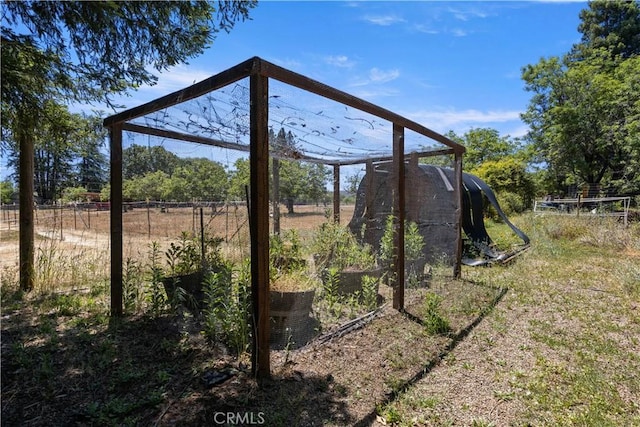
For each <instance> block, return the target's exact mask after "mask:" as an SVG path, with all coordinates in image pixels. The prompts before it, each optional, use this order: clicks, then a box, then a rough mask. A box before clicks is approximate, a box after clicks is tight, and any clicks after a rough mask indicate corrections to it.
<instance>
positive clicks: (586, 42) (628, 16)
mask: <svg viewBox="0 0 640 427" xmlns="http://www.w3.org/2000/svg"><path fill="white" fill-rule="evenodd" d="M580 21H581V22H580V25H579V26H578V31H579V32H580V33H581V34H582V39H581V41H580V43H579V44H578V45H576V46H574V47H573V55H574V57H575V59H576V60H581V59H584V58H585V57H588V56H590V55H591V52H592V51H595V50H599V49H603V50H604V51H606V52H608V53H609V54H610V55H611V58H616V57H618V58H621V59H627V58H631V57H632V56H636V55H638V54H639V53H640V12H639V7H638V2H637V1H620V0H618V1H610V0H599V1H591V2H590V3H589V8H587V9H584V10H582V11H581V12H580Z"/></svg>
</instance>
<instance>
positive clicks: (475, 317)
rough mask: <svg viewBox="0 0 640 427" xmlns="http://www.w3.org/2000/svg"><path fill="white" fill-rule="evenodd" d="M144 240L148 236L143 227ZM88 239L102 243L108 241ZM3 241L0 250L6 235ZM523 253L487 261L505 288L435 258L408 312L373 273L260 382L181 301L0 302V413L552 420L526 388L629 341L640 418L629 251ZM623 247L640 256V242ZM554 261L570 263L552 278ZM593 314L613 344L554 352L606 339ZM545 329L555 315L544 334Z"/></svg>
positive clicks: (274, 357)
mask: <svg viewBox="0 0 640 427" xmlns="http://www.w3.org/2000/svg"><path fill="white" fill-rule="evenodd" d="M321 215H322V214H320V213H319V212H317V211H316V212H315V213H305V212H303V211H301V212H300V213H299V214H297V215H295V216H292V217H290V218H288V220H290V221H294V220H295V221H298V222H297V223H296V227H297V228H298V229H300V230H310V229H312V228H313V227H312V225H310V224H312V221H310V219H311V218H319V217H321ZM344 217H346V218H348V217H349V215H345V216H344ZM344 217H343V218H344ZM174 219H175V218H174ZM221 224H225V222H221ZM167 227H168V226H167ZM41 232H42V231H41ZM65 233H66V234H67V235H68V236H73V235H74V234H73V232H71V231H67V232H65ZM140 234H142V233H140ZM139 239H140V242H141V244H142V243H148V238H147V237H145V236H144V235H142V236H141V237H139ZM89 240H91V239H89ZM43 241H46V239H43ZM95 242H96V245H98V246H100V245H105V244H107V245H108V243H106V242H108V240H106V241H105V240H99V239H96V240H95ZM65 244H69V245H71V246H73V247H76V248H77V247H79V246H78V245H79V244H80V243H79V242H73V238H72V237H69V240H67V241H66V243H65ZM537 244H538V249H536V250H539V251H544V250H548V251H549V252H550V253H560V252H557V251H558V250H557V249H556V248H555V247H554V246H552V244H550V243H548V242H547V241H538V243H537ZM2 245H3V246H2V248H3V250H5V247H6V241H2ZM71 246H70V247H71ZM554 251H555V252H554ZM529 255H531V254H530V253H525V254H524V255H523V256H522V257H521V258H518V259H516V260H515V261H514V265H513V266H510V267H507V268H504V269H503V268H498V269H495V270H492V273H491V274H492V277H494V278H501V279H502V280H501V282H502V283H505V282H507V283H510V285H509V287H508V288H507V287H505V288H501V287H496V286H493V285H491V284H490V283H487V282H486V281H484V280H475V279H474V277H476V276H477V274H475V271H477V270H473V269H466V268H465V269H464V270H463V280H453V279H452V278H450V277H449V276H448V273H449V271H448V270H447V271H444V270H442V271H434V274H433V275H432V276H431V277H430V278H429V279H428V280H427V281H425V282H424V283H422V284H421V285H420V286H418V287H412V288H410V289H407V291H406V305H405V307H406V308H405V310H404V311H403V312H398V311H397V310H394V309H393V308H392V306H391V300H392V291H391V289H389V288H388V287H385V286H381V289H380V294H381V297H382V305H381V307H380V308H379V309H378V310H377V311H376V312H375V313H373V314H371V315H369V316H367V317H365V318H363V319H362V320H361V321H360V322H355V323H351V327H350V328H348V329H345V330H344V334H342V335H341V334H338V333H337V332H339V331H340V329H332V330H331V331H324V334H322V335H319V336H318V337H316V339H315V340H313V341H311V342H310V343H309V344H308V345H306V346H304V347H302V348H299V349H289V350H287V349H285V350H278V351H272V352H271V365H272V366H271V373H272V377H271V379H269V380H265V381H264V382H263V383H261V384H258V383H256V381H255V380H254V379H253V378H252V376H251V373H250V361H249V360H244V359H243V360H237V359H236V358H234V357H232V356H231V355H229V354H228V353H227V352H226V350H225V349H223V348H221V347H219V346H212V345H211V344H210V343H208V342H206V340H205V339H204V337H203V335H202V334H201V333H200V330H201V327H200V325H199V324H198V322H197V319H195V318H194V317H193V316H191V315H190V314H189V313H188V312H181V313H178V314H172V315H162V316H160V317H157V318H153V317H149V316H131V317H127V318H126V319H124V320H123V321H117V320H113V319H111V320H110V319H108V318H107V317H106V315H105V313H106V312H108V310H107V309H106V307H108V301H107V300H106V299H105V298H104V295H105V290H104V289H96V290H95V297H94V294H93V292H94V291H92V290H91V289H86V290H80V291H76V292H83V293H84V294H86V295H85V296H86V297H87V298H88V300H89V301H92V304H93V305H89V306H88V307H86V306H82V307H80V306H77V305H74V304H73V301H74V300H73V299H71V297H70V295H69V294H64V293H63V294H60V295H55V296H53V297H47V298H35V299H33V300H30V301H26V303H19V302H18V303H15V304H11V305H9V306H6V305H5V306H4V307H3V308H2V327H1V332H2V424H3V425H7V426H13V425H16V426H18V425H19V426H50V425H61V426H62V425H64V426H67V425H78V426H85V425H158V426H174V425H178V426H210V425H269V426H369V425H375V426H382V425H389V424H399V425H412V426H441V425H462V426H481V425H495V426H508V425H554V422H553V420H554V419H555V418H553V417H552V415H549V414H547V413H546V412H545V411H546V410H548V408H547V407H545V406H544V405H545V402H543V401H538V400H534V401H532V400H531V399H530V397H529V396H530V394H531V390H534V391H535V387H541V384H542V385H544V386H545V387H549V388H550V389H551V390H553V387H558V390H564V389H565V388H566V389H568V388H569V387H570V384H568V383H567V382H566V381H567V378H569V377H563V376H559V373H563V372H565V370H567V369H579V368H580V365H579V363H577V362H576V358H579V357H583V356H584V355H587V356H589V358H592V357H593V358H594V359H593V360H594V361H596V360H598V359H597V358H601V359H602V360H604V361H603V362H602V365H603V366H604V368H606V367H607V366H611V372H614V373H615V372H616V371H619V370H620V369H618V368H619V367H618V368H617V367H616V366H617V365H613V363H617V362H615V361H616V360H618V358H619V356H620V360H622V355H627V356H628V355H632V354H635V355H636V356H635V359H634V358H633V357H627V359H626V361H624V362H620V363H622V365H621V366H623V367H625V368H626V369H622V371H624V373H625V375H626V377H621V378H627V379H626V380H622V381H619V383H618V384H614V385H612V387H617V394H616V396H618V397H617V398H619V399H620V400H621V402H622V403H621V405H622V406H623V407H626V408H628V411H629V414H630V417H628V418H625V419H636V420H640V406H638V405H637V401H638V400H637V399H638V398H639V397H640V394H638V388H637V386H633V385H631V384H632V382H631V380H629V379H633V378H640V376H639V375H640V373H639V371H638V370H639V369H640V365H638V364H637V363H636V362H634V360H637V354H639V353H638V352H639V351H640V348H639V347H638V345H639V343H638V340H637V335H636V334H637V333H638V332H640V331H639V329H638V328H639V325H640V317H638V310H640V302H638V301H637V300H635V299H633V298H631V299H630V298H629V297H628V296H625V295H627V294H625V292H624V289H623V284H624V283H628V285H627V287H630V289H632V290H633V289H635V288H633V286H636V287H637V283H636V284H635V285H634V284H633V283H632V282H631V281H628V282H625V280H628V279H627V277H632V276H631V275H632V274H633V270H629V269H630V268H632V267H629V265H633V263H631V264H629V263H627V264H624V265H625V266H627V267H625V268H626V269H627V270H628V271H627V272H625V271H621V272H620V271H614V270H611V268H610V267H609V266H608V265H607V264H604V261H600V258H599V256H600V254H594V255H593V257H592V258H589V259H588V260H585V259H579V260H578V259H577V260H575V261H566V260H563V261H562V262H564V263H566V264H561V262H560V261H558V266H556V267H553V268H551V267H550V265H549V264H551V263H554V262H555V259H554V258H553V257H551V258H544V261H541V259H543V258H537V257H535V256H529ZM624 256H625V258H628V259H633V260H635V262H637V261H638V259H639V258H638V252H637V251H636V252H625V254H624ZM571 259H572V258H571ZM601 262H602V263H603V266H602V267H599V263H601ZM583 263H587V265H588V268H587V266H585V265H583ZM636 265H637V264H636ZM598 268H601V269H602V271H600V270H598ZM554 269H561V270H554ZM557 271H562V272H565V271H569V272H572V274H571V275H570V274H568V273H563V274H567V275H566V276H563V277H562V278H559V279H558V278H556V277H555V276H551V274H552V273H553V274H558V273H557ZM587 271H588V272H590V274H595V273H594V272H597V273H598V274H602V275H604V274H609V275H610V274H618V275H619V276H620V280H618V281H617V282H616V283H619V284H620V289H618V288H605V287H604V286H605V285H603V284H600V285H598V286H595V285H594V284H593V283H594V281H588V280H586V279H584V280H581V279H577V278H578V277H581V276H580V275H581V274H583V273H582V272H587ZM612 271H613V273H612ZM629 271H630V272H631V273H629ZM547 272H549V275H547V274H546V273H547ZM623 273H624V274H623ZM533 274H535V275H537V276H536V280H534V281H533V282H532V284H523V283H524V281H522V277H523V275H533ZM625 275H626V276H625ZM502 276H504V277H502ZM574 276H575V277H576V279H574V278H573V277H574ZM505 277H506V278H507V279H505ZM584 277H587V276H584ZM638 277H640V276H638ZM594 280H597V277H596V279H594ZM634 292H635V291H634ZM434 294H435V295H437V296H439V297H440V301H441V306H440V308H439V310H440V311H441V313H442V314H443V316H444V317H446V318H447V319H448V321H449V325H448V328H446V330H445V331H443V332H441V333H435V334H434V333H430V332H428V325H429V322H430V319H431V318H430V316H429V313H428V312H427V310H426V308H425V304H424V301H425V298H426V296H427V295H434ZM631 295H637V294H636V293H631ZM569 301H571V304H570V305H569ZM623 308H624V310H622V309H623ZM605 312H606V313H608V314H607V315H603V313H605ZM634 316H635V317H634ZM592 324H597V325H600V326H601V328H602V329H601V331H602V332H601V333H599V334H608V335H611V337H610V338H611V343H615V344H611V343H609V342H607V346H609V347H610V346H612V345H615V346H616V347H615V348H614V350H615V351H613V350H612V352H611V354H612V355H611V356H610V358H609V356H608V355H607V354H606V353H602V354H600V353H598V354H596V355H595V356H594V355H591V353H590V352H593V351H592V350H590V349H589V348H588V347H585V348H584V349H583V350H582V353H577V354H578V356H576V355H575V354H570V353H567V352H565V351H564V350H563V347H562V345H564V344H563V343H564V342H568V343H570V344H571V340H572V339H576V338H574V337H579V338H580V339H581V340H583V341H580V342H585V343H586V342H588V341H595V340H597V339H599V336H598V335H597V334H596V335H593V333H592V332H590V330H589V329H588V328H589V326H590V325H592ZM616 325H619V327H614V326H616ZM545 328H551V329H549V332H548V335H545V331H546V330H545ZM580 342H577V343H580ZM575 345H577V344H575ZM609 347H607V348H609ZM598 351H601V350H598ZM602 351H604V350H602ZM594 363H595V362H594ZM625 363H626V364H625ZM609 364H611V365H609ZM588 366H590V365H588ZM594 366H597V365H594ZM556 377H557V379H556ZM543 380H544V381H548V383H546V382H543ZM612 384H613V382H612ZM562 392H563V393H564V391H562ZM549 395H550V396H553V395H552V394H549ZM543 396H544V395H543ZM634 402H636V403H634ZM547 404H548V403H547ZM591 404H592V403H591V402H589V401H588V397H582V398H581V400H578V401H577V403H576V404H575V406H571V407H568V408H566V409H564V408H563V409H562V410H561V411H560V412H561V413H562V411H565V412H566V413H567V414H569V415H572V414H576V413H577V414H579V413H580V410H582V408H588V407H589V405H591ZM532 408H533V411H534V412H533V414H534V415H532ZM536 408H537V412H535V411H536ZM634 411H635V414H636V415H635V416H636V418H632V417H633V416H634V415H633V413H634ZM556 415H557V414H556ZM614 416H615V415H614ZM532 417H533V418H532ZM605 419H606V418H605ZM614 419H615V418H614ZM584 425H597V424H589V423H586V424H584ZM611 425H615V423H614V424H611ZM628 425H633V424H628Z"/></svg>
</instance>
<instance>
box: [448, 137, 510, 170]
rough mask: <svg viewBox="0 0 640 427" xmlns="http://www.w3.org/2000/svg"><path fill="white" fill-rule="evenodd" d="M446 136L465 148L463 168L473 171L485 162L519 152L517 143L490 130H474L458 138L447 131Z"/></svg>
mask: <svg viewBox="0 0 640 427" xmlns="http://www.w3.org/2000/svg"><path fill="white" fill-rule="evenodd" d="M446 136H447V137H448V138H450V139H452V140H453V141H455V142H458V143H460V144H462V145H464V146H465V148H466V149H467V151H466V152H465V155H464V164H463V166H464V168H465V169H467V170H470V169H473V168H475V167H477V166H479V165H481V164H482V163H484V162H486V161H495V160H499V159H501V158H503V157H505V156H509V155H512V154H514V153H515V152H516V151H518V150H519V148H520V147H519V144H518V141H516V140H512V139H511V138H510V137H509V136H500V132H498V131H497V130H496V129H492V128H474V129H470V130H468V131H467V132H465V134H464V135H462V136H458V135H456V133H455V132H453V131H449V132H448V133H447V134H446Z"/></svg>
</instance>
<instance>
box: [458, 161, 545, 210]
mask: <svg viewBox="0 0 640 427" xmlns="http://www.w3.org/2000/svg"><path fill="white" fill-rule="evenodd" d="M470 172H471V173H472V174H474V175H476V176H477V177H478V178H480V179H482V180H483V181H485V182H486V183H487V184H488V185H489V186H490V187H491V188H492V189H493V190H494V191H495V192H496V194H498V195H499V198H501V199H503V200H504V201H505V202H508V203H509V204H510V206H503V208H504V210H505V213H509V212H521V211H523V210H524V209H526V208H528V207H530V206H531V205H532V204H533V198H534V197H535V196H536V187H535V181H534V180H533V177H532V175H531V174H530V173H529V172H527V166H526V164H525V163H523V162H522V161H521V160H519V159H517V158H516V157H514V156H507V157H503V158H501V159H499V160H489V161H486V162H484V163H482V164H481V165H479V166H478V167H476V168H475V169H473V170H471V171H470ZM507 194H513V195H514V196H515V198H514V197H512V196H508V195H507ZM500 196H502V197H500ZM501 202H502V200H501ZM501 204H503V203H501Z"/></svg>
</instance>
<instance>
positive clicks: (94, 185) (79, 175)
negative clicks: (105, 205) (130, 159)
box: [75, 116, 109, 192]
mask: <svg viewBox="0 0 640 427" xmlns="http://www.w3.org/2000/svg"><path fill="white" fill-rule="evenodd" d="M84 119H85V122H84V124H85V126H83V127H81V128H79V129H77V132H78V134H79V135H78V136H79V137H78V140H77V144H76V147H75V153H76V155H75V157H76V178H75V181H76V182H77V184H78V185H80V186H82V187H85V188H86V189H87V191H90V192H99V191H100V189H101V188H102V187H103V186H104V184H105V183H106V181H107V177H108V170H109V169H108V167H109V162H108V161H107V157H106V156H105V155H104V154H103V153H102V152H101V151H100V149H101V148H103V147H104V144H105V140H106V137H107V131H106V129H105V128H104V127H103V126H102V123H101V119H100V118H99V117H98V116H92V117H86V116H84Z"/></svg>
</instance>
